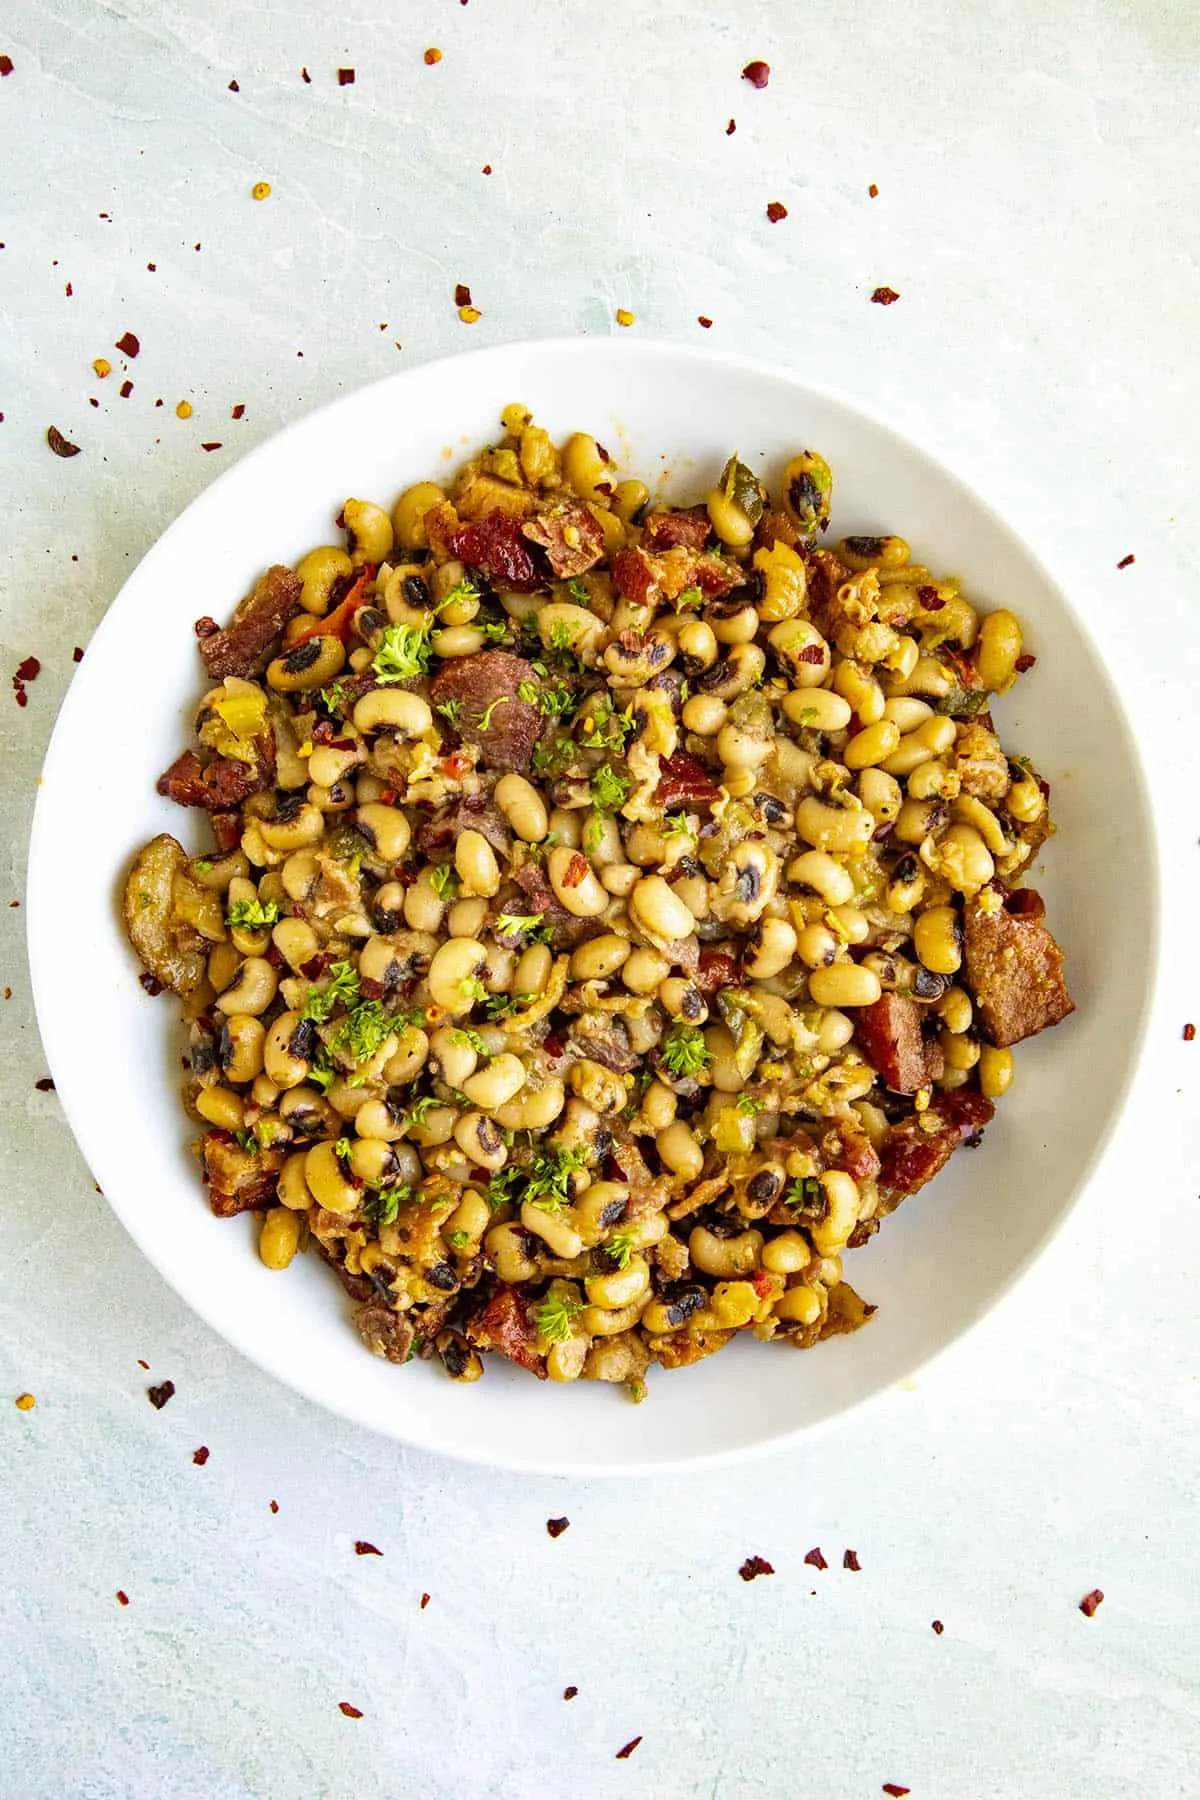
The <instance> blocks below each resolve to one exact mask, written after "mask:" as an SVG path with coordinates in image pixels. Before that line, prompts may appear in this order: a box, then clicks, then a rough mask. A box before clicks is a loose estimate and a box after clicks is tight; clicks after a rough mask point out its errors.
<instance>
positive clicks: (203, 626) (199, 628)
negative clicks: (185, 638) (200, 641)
mask: <svg viewBox="0 0 1200 1800" xmlns="http://www.w3.org/2000/svg"><path fill="white" fill-rule="evenodd" d="M220 629H221V627H220V626H219V625H218V624H217V621H216V620H215V619H212V618H210V617H209V615H208V614H207V613H205V615H204V617H203V618H202V619H197V620H196V623H195V624H194V625H193V626H192V630H193V631H194V632H195V634H196V636H197V637H198V638H207V637H211V636H212V634H213V632H214V631H220Z"/></svg>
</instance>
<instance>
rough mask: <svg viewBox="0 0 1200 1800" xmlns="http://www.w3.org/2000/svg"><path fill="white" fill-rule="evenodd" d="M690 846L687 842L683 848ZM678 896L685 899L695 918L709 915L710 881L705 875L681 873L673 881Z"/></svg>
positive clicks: (705, 917) (685, 849) (703, 917)
mask: <svg viewBox="0 0 1200 1800" xmlns="http://www.w3.org/2000/svg"><path fill="white" fill-rule="evenodd" d="M688 848H689V846H688V845H687V843H686V842H685V843H684V845H683V850H684V851H685V853H686V851H687V849H688ZM672 887H673V890H674V893H675V895H676V897H677V898H678V899H680V900H682V901H683V904H684V905H685V906H686V907H687V909H688V911H689V912H690V913H691V915H692V917H693V919H707V917H708V915H709V910H710V908H709V892H708V882H707V881H706V880H705V879H704V876H703V875H680V876H678V877H677V878H676V880H675V881H674V882H673V883H672Z"/></svg>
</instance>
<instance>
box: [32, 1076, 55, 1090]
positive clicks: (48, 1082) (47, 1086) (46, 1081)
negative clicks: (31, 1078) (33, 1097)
mask: <svg viewBox="0 0 1200 1800" xmlns="http://www.w3.org/2000/svg"><path fill="white" fill-rule="evenodd" d="M33 1085H34V1087H35V1088H36V1089H37V1091H38V1093H39V1094H52V1093H53V1092H54V1077H53V1076H52V1075H43V1076H42V1078H41V1080H40V1081H35V1082H34V1084H33Z"/></svg>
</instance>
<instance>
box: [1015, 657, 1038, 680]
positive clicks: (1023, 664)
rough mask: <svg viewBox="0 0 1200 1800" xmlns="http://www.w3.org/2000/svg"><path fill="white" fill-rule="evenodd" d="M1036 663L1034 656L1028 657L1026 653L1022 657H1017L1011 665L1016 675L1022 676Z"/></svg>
mask: <svg viewBox="0 0 1200 1800" xmlns="http://www.w3.org/2000/svg"><path fill="white" fill-rule="evenodd" d="M1036 661H1037V657H1036V656H1030V655H1029V654H1028V652H1026V654H1025V655H1024V656H1018V658H1017V660H1016V662H1015V663H1014V664H1013V668H1014V669H1015V670H1016V671H1017V674H1018V675H1024V674H1025V673H1026V672H1027V671H1028V670H1030V669H1032V667H1033V665H1034V663H1035V662H1036Z"/></svg>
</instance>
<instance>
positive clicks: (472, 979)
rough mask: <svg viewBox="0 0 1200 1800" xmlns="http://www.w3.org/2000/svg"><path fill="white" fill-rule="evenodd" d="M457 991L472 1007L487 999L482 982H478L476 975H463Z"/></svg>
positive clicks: (486, 992)
mask: <svg viewBox="0 0 1200 1800" xmlns="http://www.w3.org/2000/svg"><path fill="white" fill-rule="evenodd" d="M458 991H459V993H460V994H461V995H462V997H463V999H464V1000H469V1001H470V1002H471V1004H472V1006H474V1005H476V1004H477V1002H478V1001H480V1000H486V999H487V997H488V991H487V989H486V988H485V987H484V985H483V983H482V981H480V979H479V977H478V975H464V976H463V978H462V980H461V981H460V982H459V984H458Z"/></svg>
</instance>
